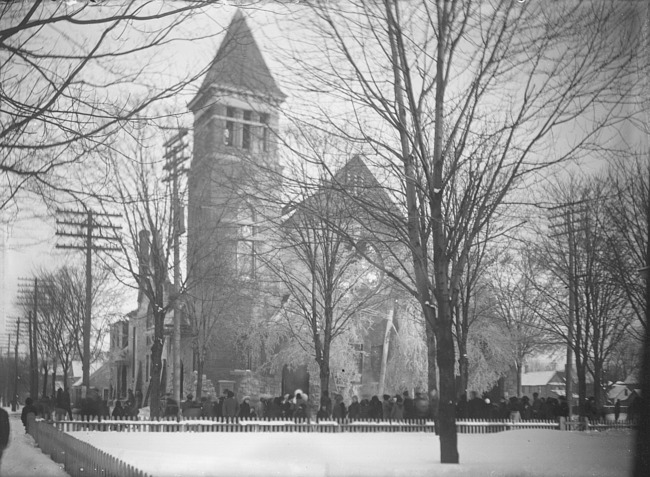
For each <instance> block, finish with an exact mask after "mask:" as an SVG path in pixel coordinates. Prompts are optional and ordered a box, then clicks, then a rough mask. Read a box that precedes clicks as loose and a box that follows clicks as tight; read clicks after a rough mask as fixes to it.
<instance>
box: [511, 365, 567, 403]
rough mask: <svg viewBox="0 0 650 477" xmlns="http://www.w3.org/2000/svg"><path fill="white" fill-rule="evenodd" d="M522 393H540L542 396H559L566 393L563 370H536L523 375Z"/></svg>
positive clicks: (528, 394)
mask: <svg viewBox="0 0 650 477" xmlns="http://www.w3.org/2000/svg"><path fill="white" fill-rule="evenodd" d="M521 393H522V395H524V396H529V397H530V396H532V395H533V393H537V394H539V397H540V398H549V397H553V398H557V397H559V396H564V395H565V393H566V380H565V375H564V372H563V371H535V372H531V373H523V374H522V376H521Z"/></svg>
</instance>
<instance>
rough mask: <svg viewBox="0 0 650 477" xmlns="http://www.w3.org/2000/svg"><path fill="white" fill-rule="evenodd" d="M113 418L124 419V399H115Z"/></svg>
mask: <svg viewBox="0 0 650 477" xmlns="http://www.w3.org/2000/svg"><path fill="white" fill-rule="evenodd" d="M111 415H112V416H113V419H123V418H124V416H125V412H124V408H123V407H122V401H115V407H114V408H113V413H112V414H111Z"/></svg>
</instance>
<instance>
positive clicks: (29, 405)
mask: <svg viewBox="0 0 650 477" xmlns="http://www.w3.org/2000/svg"><path fill="white" fill-rule="evenodd" d="M30 414H32V416H31V417H32V418H35V417H36V415H37V414H38V409H36V406H34V400H33V399H32V398H30V397H28V398H27V399H25V406H24V407H23V411H22V412H21V413H20V420H21V421H23V425H24V426H25V430H27V423H28V422H29V418H30V416H29V415H30Z"/></svg>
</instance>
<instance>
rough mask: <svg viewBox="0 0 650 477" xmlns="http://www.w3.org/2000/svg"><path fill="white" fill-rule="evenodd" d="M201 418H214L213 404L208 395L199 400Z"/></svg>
mask: <svg viewBox="0 0 650 477" xmlns="http://www.w3.org/2000/svg"><path fill="white" fill-rule="evenodd" d="M201 417H205V418H206V419H212V418H213V417H214V404H213V403H212V397H211V396H210V395H209V394H208V395H207V396H203V397H202V398H201Z"/></svg>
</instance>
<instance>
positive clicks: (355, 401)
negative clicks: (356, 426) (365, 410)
mask: <svg viewBox="0 0 650 477" xmlns="http://www.w3.org/2000/svg"><path fill="white" fill-rule="evenodd" d="M360 412H361V405H360V404H359V398H358V397H356V396H352V402H351V403H350V407H348V417H349V418H350V419H359V414H360Z"/></svg>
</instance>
